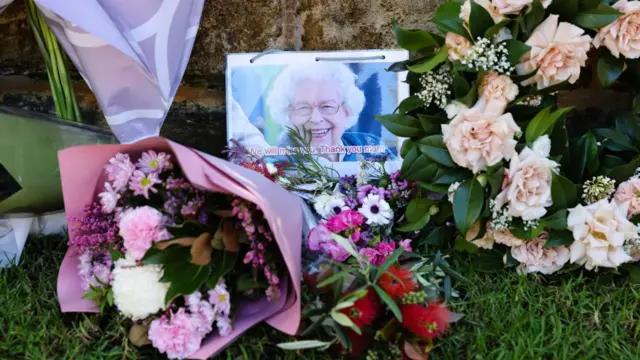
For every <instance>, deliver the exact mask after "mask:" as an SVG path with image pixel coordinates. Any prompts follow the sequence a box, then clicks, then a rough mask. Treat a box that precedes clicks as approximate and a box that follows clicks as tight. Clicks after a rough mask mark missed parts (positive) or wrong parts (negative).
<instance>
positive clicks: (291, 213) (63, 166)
mask: <svg viewBox="0 0 640 360" xmlns="http://www.w3.org/2000/svg"><path fill="white" fill-rule="evenodd" d="M149 149H153V150H156V151H166V152H170V153H172V154H173V156H174V160H175V161H176V162H177V163H178V164H180V167H181V168H182V171H183V172H184V174H185V176H186V177H187V178H188V179H189V180H190V181H191V183H193V184H194V185H197V186H200V187H201V188H203V189H208V190H210V191H215V192H223V193H229V194H234V195H237V196H239V197H242V198H244V199H245V200H248V201H251V202H253V203H254V204H256V205H258V206H259V207H260V208H261V209H262V210H263V212H264V215H265V218H266V219H267V221H268V222H269V225H270V226H271V229H272V231H273V233H274V235H275V239H276V241H277V243H278V245H279V247H280V251H281V252H282V257H283V258H284V261H285V263H286V268H287V271H288V274H287V275H288V276H287V277H288V279H289V282H288V283H287V282H286V281H283V282H282V285H281V291H282V294H283V296H281V297H280V299H278V301H275V302H269V301H267V300H266V299H262V300H259V301H255V302H250V303H246V304H244V305H243V306H241V307H240V309H239V310H238V316H237V318H236V320H235V322H234V328H233V331H232V332H231V334H230V335H228V336H225V337H219V336H217V335H210V336H208V337H207V338H205V340H204V341H203V344H202V347H201V348H200V350H198V351H197V352H196V353H195V354H193V355H192V356H191V358H193V359H206V358H208V357H210V356H213V355H215V354H216V353H218V352H219V351H221V350H223V349H224V348H225V347H226V346H228V345H230V344H231V343H232V342H233V340H234V339H236V338H237V337H238V336H240V335H241V334H242V333H244V332H245V331H246V330H247V329H249V328H250V327H252V326H253V325H255V324H257V323H259V322H261V321H263V320H264V321H266V322H267V323H268V324H269V325H271V326H273V327H274V328H276V329H278V330H280V331H282V332H284V333H287V334H290V335H293V334H295V333H296V331H297V329H298V326H299V324H300V281H301V279H300V277H301V269H300V266H301V264H300V252H301V245H302V240H301V234H302V209H301V207H300V203H299V202H298V200H297V199H296V198H295V197H294V196H293V195H291V194H289V193H288V192H287V191H286V190H284V189H282V188H281V187H280V186H278V185H276V184H274V183H272V182H271V181H269V180H268V179H266V178H265V177H263V176H262V175H260V174H258V173H256V172H253V171H251V170H248V169H245V168H242V167H240V166H237V165H234V164H231V163H230V162H227V161H225V160H222V159H219V158H216V157H213V156H211V155H208V154H205V153H201V152H198V151H196V150H193V149H191V148H188V147H185V146H183V145H180V144H178V143H175V142H172V141H170V140H168V139H165V138H162V137H152V138H147V139H144V140H141V141H138V142H136V143H133V144H127V145H93V146H76V147H72V148H69V149H65V150H62V151H60V152H58V160H59V162H60V176H61V179H62V192H63V197H64V206H65V212H66V214H67V216H82V212H83V209H84V207H85V206H86V205H88V204H90V203H91V202H92V201H93V200H94V199H95V197H96V187H97V185H98V182H99V181H102V180H103V178H102V176H103V167H104V165H105V164H107V162H108V161H109V159H110V158H111V157H113V156H114V155H115V154H116V153H118V152H122V153H128V154H131V155H132V156H133V157H134V158H135V157H136V156H137V155H138V154H140V153H142V152H143V151H145V150H149ZM76 227H77V224H75V223H69V234H70V236H73V235H72V233H73V232H72V230H74V228H76ZM78 264H79V261H78V255H77V254H76V251H75V249H74V248H73V247H71V248H69V250H68V251H67V254H66V255H65V257H64V260H63V261H62V265H61V267H60V273H59V274H58V299H59V301H60V308H61V309H62V312H97V311H98V309H97V308H96V307H95V305H94V304H93V302H91V301H88V300H84V299H82V296H83V290H82V288H81V286H80V278H79V276H78Z"/></svg>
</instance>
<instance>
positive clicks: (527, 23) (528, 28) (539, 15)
mask: <svg viewBox="0 0 640 360" xmlns="http://www.w3.org/2000/svg"><path fill="white" fill-rule="evenodd" d="M542 20H544V7H542V4H541V3H540V0H534V1H533V2H532V3H531V6H530V7H529V9H528V10H527V12H526V13H525V15H524V18H523V21H522V26H523V30H524V32H525V34H531V33H532V32H533V30H534V29H535V28H536V27H537V26H538V25H540V23H541V22H542Z"/></svg>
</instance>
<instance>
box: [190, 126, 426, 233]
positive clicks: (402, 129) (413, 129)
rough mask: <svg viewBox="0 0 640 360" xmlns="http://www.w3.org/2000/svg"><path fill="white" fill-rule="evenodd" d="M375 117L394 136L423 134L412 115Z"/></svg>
mask: <svg viewBox="0 0 640 360" xmlns="http://www.w3.org/2000/svg"><path fill="white" fill-rule="evenodd" d="M375 119H376V120H378V122H380V123H381V124H382V126H384V127H385V128H386V129H387V130H389V132H390V133H392V134H393V135H396V136H400V137H406V138H410V137H419V136H420V135H422V134H423V131H422V124H420V120H418V119H416V118H414V117H413V116H409V115H403V114H392V115H379V116H376V117H375ZM198 235H199V234H198Z"/></svg>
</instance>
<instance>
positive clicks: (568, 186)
mask: <svg viewBox="0 0 640 360" xmlns="http://www.w3.org/2000/svg"><path fill="white" fill-rule="evenodd" d="M577 191H578V189H577V187H576V185H575V184H574V183H572V182H571V180H569V179H567V178H566V177H564V176H562V175H558V174H553V179H552V180H551V199H552V200H553V207H554V208H555V209H568V208H572V207H574V206H575V204H576V203H577V202H578V194H577Z"/></svg>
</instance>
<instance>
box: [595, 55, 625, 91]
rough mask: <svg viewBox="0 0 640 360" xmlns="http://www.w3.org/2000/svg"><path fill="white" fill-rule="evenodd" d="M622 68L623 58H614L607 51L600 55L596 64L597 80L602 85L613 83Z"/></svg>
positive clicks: (606, 85)
mask: <svg viewBox="0 0 640 360" xmlns="http://www.w3.org/2000/svg"><path fill="white" fill-rule="evenodd" d="M623 69H624V59H623V58H622V57H619V58H616V57H614V56H613V55H611V53H609V52H608V51H606V52H604V53H603V54H602V55H600V58H599V59H598V65H597V69H596V70H597V73H598V80H600V84H601V85H602V86H603V87H609V86H611V84H613V83H614V82H615V81H616V80H618V78H619V77H620V75H621V74H622V71H623Z"/></svg>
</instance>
